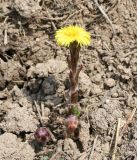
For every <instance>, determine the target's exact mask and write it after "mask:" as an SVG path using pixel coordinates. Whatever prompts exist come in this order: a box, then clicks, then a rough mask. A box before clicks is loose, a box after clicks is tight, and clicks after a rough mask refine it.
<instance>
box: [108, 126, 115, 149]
mask: <svg viewBox="0 0 137 160" xmlns="http://www.w3.org/2000/svg"><path fill="white" fill-rule="evenodd" d="M115 129H116V125H114V128H113V134H112V138H111V141H110V145H109V146H110V149H111V148H112V143H113V140H114V137H115V133H116V132H115Z"/></svg>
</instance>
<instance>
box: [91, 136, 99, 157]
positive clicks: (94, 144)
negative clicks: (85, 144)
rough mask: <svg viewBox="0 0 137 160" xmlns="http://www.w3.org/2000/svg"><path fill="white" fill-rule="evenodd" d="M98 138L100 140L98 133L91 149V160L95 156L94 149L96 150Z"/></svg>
mask: <svg viewBox="0 0 137 160" xmlns="http://www.w3.org/2000/svg"><path fill="white" fill-rule="evenodd" d="M97 140H98V135H97V136H96V138H95V139H94V143H93V146H92V150H91V152H90V155H89V160H92V157H93V154H94V150H95V147H96V144H97Z"/></svg>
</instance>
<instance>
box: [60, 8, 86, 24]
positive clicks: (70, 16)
mask: <svg viewBox="0 0 137 160" xmlns="http://www.w3.org/2000/svg"><path fill="white" fill-rule="evenodd" d="M82 11H83V9H80V10H78V11H76V12H74V13H72V14H71V15H69V16H68V17H67V19H66V20H65V21H64V22H63V23H62V25H64V24H66V22H67V21H68V20H69V19H70V18H72V17H73V16H74V15H76V14H78V13H80V12H82Z"/></svg>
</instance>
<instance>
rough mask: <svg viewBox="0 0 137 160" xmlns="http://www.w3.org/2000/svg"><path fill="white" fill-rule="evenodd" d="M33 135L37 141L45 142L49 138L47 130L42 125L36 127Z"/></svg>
mask: <svg viewBox="0 0 137 160" xmlns="http://www.w3.org/2000/svg"><path fill="white" fill-rule="evenodd" d="M34 137H35V139H36V140H37V141H38V142H39V143H45V142H48V141H49V140H50V139H51V136H50V134H49V131H48V130H47V129H46V128H44V127H41V128H38V129H37V130H36V132H35V134H34Z"/></svg>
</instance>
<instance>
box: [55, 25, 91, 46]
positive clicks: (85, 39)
mask: <svg viewBox="0 0 137 160" xmlns="http://www.w3.org/2000/svg"><path fill="white" fill-rule="evenodd" d="M55 39H56V41H57V43H58V45H60V46H66V47H67V46H70V44H71V43H73V42H77V43H78V44H79V45H80V46H82V45H86V46H87V45H89V44H90V33H89V32H87V31H86V30H85V29H83V28H81V27H79V26H68V27H64V28H61V29H59V30H57V31H56V35H55Z"/></svg>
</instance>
